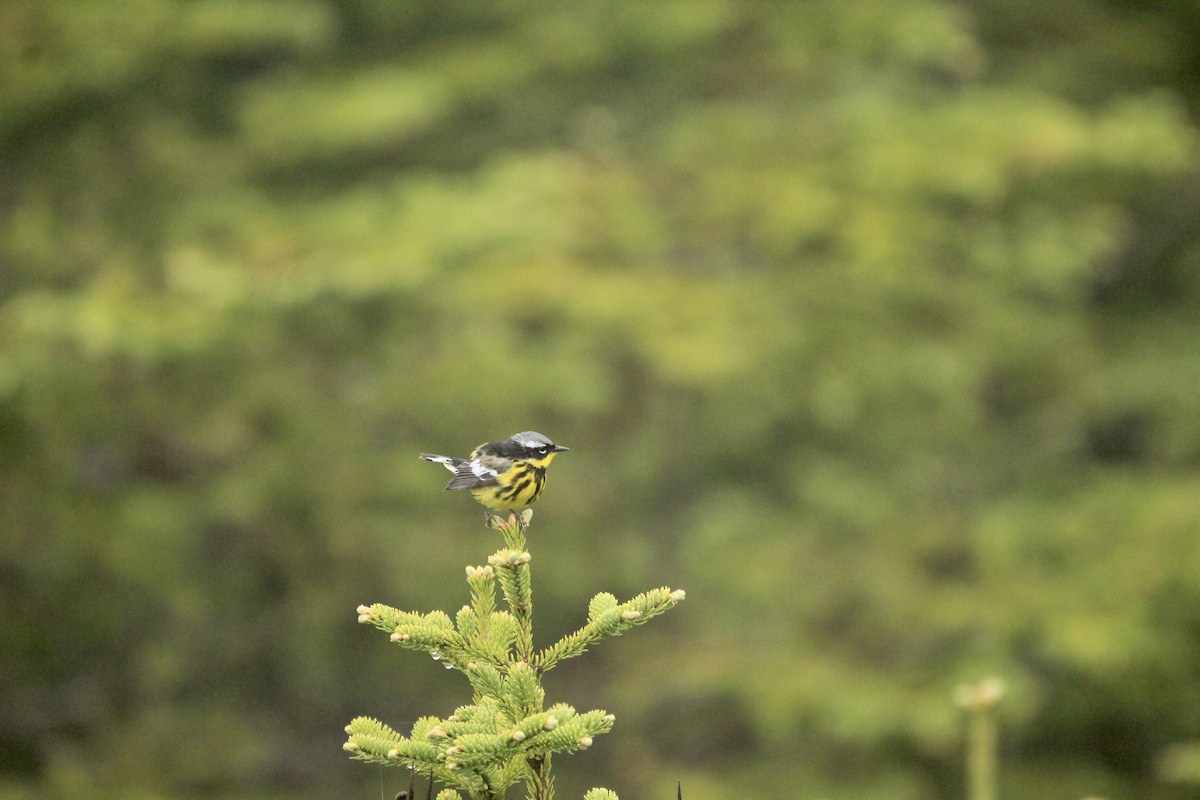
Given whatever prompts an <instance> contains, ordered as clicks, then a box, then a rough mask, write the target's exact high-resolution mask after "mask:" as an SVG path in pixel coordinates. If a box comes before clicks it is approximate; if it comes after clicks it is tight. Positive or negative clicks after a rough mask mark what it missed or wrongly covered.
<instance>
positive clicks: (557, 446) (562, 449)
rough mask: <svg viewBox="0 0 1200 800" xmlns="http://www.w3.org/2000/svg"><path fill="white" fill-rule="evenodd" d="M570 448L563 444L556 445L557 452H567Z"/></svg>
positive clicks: (555, 450)
mask: <svg viewBox="0 0 1200 800" xmlns="http://www.w3.org/2000/svg"><path fill="white" fill-rule="evenodd" d="M570 449H571V448H569V447H563V446H562V445H561V444H556V445H554V452H556V453H565V452H567V451H568V450H570Z"/></svg>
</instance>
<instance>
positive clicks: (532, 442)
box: [421, 431, 571, 527]
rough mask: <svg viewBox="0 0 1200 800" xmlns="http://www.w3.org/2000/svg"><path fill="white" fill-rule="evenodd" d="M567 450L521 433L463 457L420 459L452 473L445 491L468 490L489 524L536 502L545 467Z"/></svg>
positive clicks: (426, 455) (423, 455)
mask: <svg viewBox="0 0 1200 800" xmlns="http://www.w3.org/2000/svg"><path fill="white" fill-rule="evenodd" d="M570 449H571V448H569V447H564V446H563V445H561V444H555V443H554V442H552V441H550V440H549V439H548V438H546V437H545V436H543V435H542V434H540V433H538V432H537V431H523V432H521V433H514V434H513V435H512V436H510V437H508V438H507V439H505V440H503V441H495V442H484V443H483V444H481V445H479V446H478V447H476V448H475V449H474V450H472V451H471V455H469V456H467V457H466V458H454V457H453V456H439V455H435V454H434V453H421V458H422V459H424V460H425V461H432V462H434V463H437V464H441V465H442V466H444V467H445V468H446V469H448V470H450V472H452V473H454V477H453V478H451V479H450V482H449V483H447V484H446V489H447V491H450V490H458V489H468V490H470V492H471V495H472V496H473V497H474V498H475V500H476V501H477V502H478V503H479V504H480V505H482V506H483V508H484V515H485V518H486V519H487V520H488V522H489V523H490V522H491V521H492V518H493V517H494V516H497V513H496V512H500V511H515V510H516V509H519V508H524V507H525V506H528V505H529V504H531V503H532V502H533V501H535V500H537V499H538V497H539V496H540V495H541V493H542V489H543V488H544V487H545V486H546V467H548V466H549V465H550V462H551V461H553V460H554V457H555V456H556V455H558V454H559V453H565V452H566V451H568V450H570ZM518 519H519V520H520V519H522V517H520V516H518ZM522 527H524V526H523V525H522Z"/></svg>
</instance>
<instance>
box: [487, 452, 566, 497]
mask: <svg viewBox="0 0 1200 800" xmlns="http://www.w3.org/2000/svg"><path fill="white" fill-rule="evenodd" d="M554 456H555V454H554V453H547V454H546V455H545V456H543V457H541V458H530V459H523V460H520V461H514V462H513V465H512V466H511V467H510V468H509V469H508V470H506V471H505V472H502V473H501V474H500V475H499V476H497V478H496V485H495V486H482V487H480V488H478V489H472V490H471V495H472V496H473V497H474V498H475V499H476V500H477V501H478V502H479V503H480V504H481V505H483V506H485V507H487V508H491V509H496V510H505V511H507V510H512V509H517V508H523V507H525V506H527V505H529V504H530V503H532V502H533V501H534V500H537V499H538V495H540V494H541V493H542V488H543V487H544V486H545V485H546V466H547V465H548V464H549V463H550V462H551V461H553V460H554Z"/></svg>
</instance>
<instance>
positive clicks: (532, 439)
mask: <svg viewBox="0 0 1200 800" xmlns="http://www.w3.org/2000/svg"><path fill="white" fill-rule="evenodd" d="M504 444H505V445H509V447H505V448H503V449H504V450H510V449H511V450H513V451H519V452H520V453H521V454H523V455H528V456H535V457H540V456H545V455H546V454H547V453H561V452H563V451H565V450H569V449H570V448H569V447H563V446H562V445H561V444H555V443H554V442H552V441H550V440H549V439H547V438H546V437H545V436H543V435H542V434H540V433H538V432H537V431H522V432H521V433H514V434H513V435H512V436H510V437H508V441H507V442H505V443H504Z"/></svg>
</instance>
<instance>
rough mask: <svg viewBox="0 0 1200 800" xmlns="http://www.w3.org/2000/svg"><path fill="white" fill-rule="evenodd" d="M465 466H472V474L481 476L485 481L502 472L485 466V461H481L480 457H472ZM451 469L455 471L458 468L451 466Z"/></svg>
mask: <svg viewBox="0 0 1200 800" xmlns="http://www.w3.org/2000/svg"><path fill="white" fill-rule="evenodd" d="M464 466H470V468H471V474H473V475H474V476H475V477H476V478H480V479H482V480H485V481H490V480H492V479H494V478H495V477H497V476H498V475H499V474H500V473H499V472H496V470H494V469H492V468H491V467H485V466H484V465H483V462H482V461H480V460H479V459H478V458H473V459H471V461H470V462H469V464H467V465H464ZM450 471H451V472H455V471H456V470H455V469H454V467H450Z"/></svg>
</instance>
